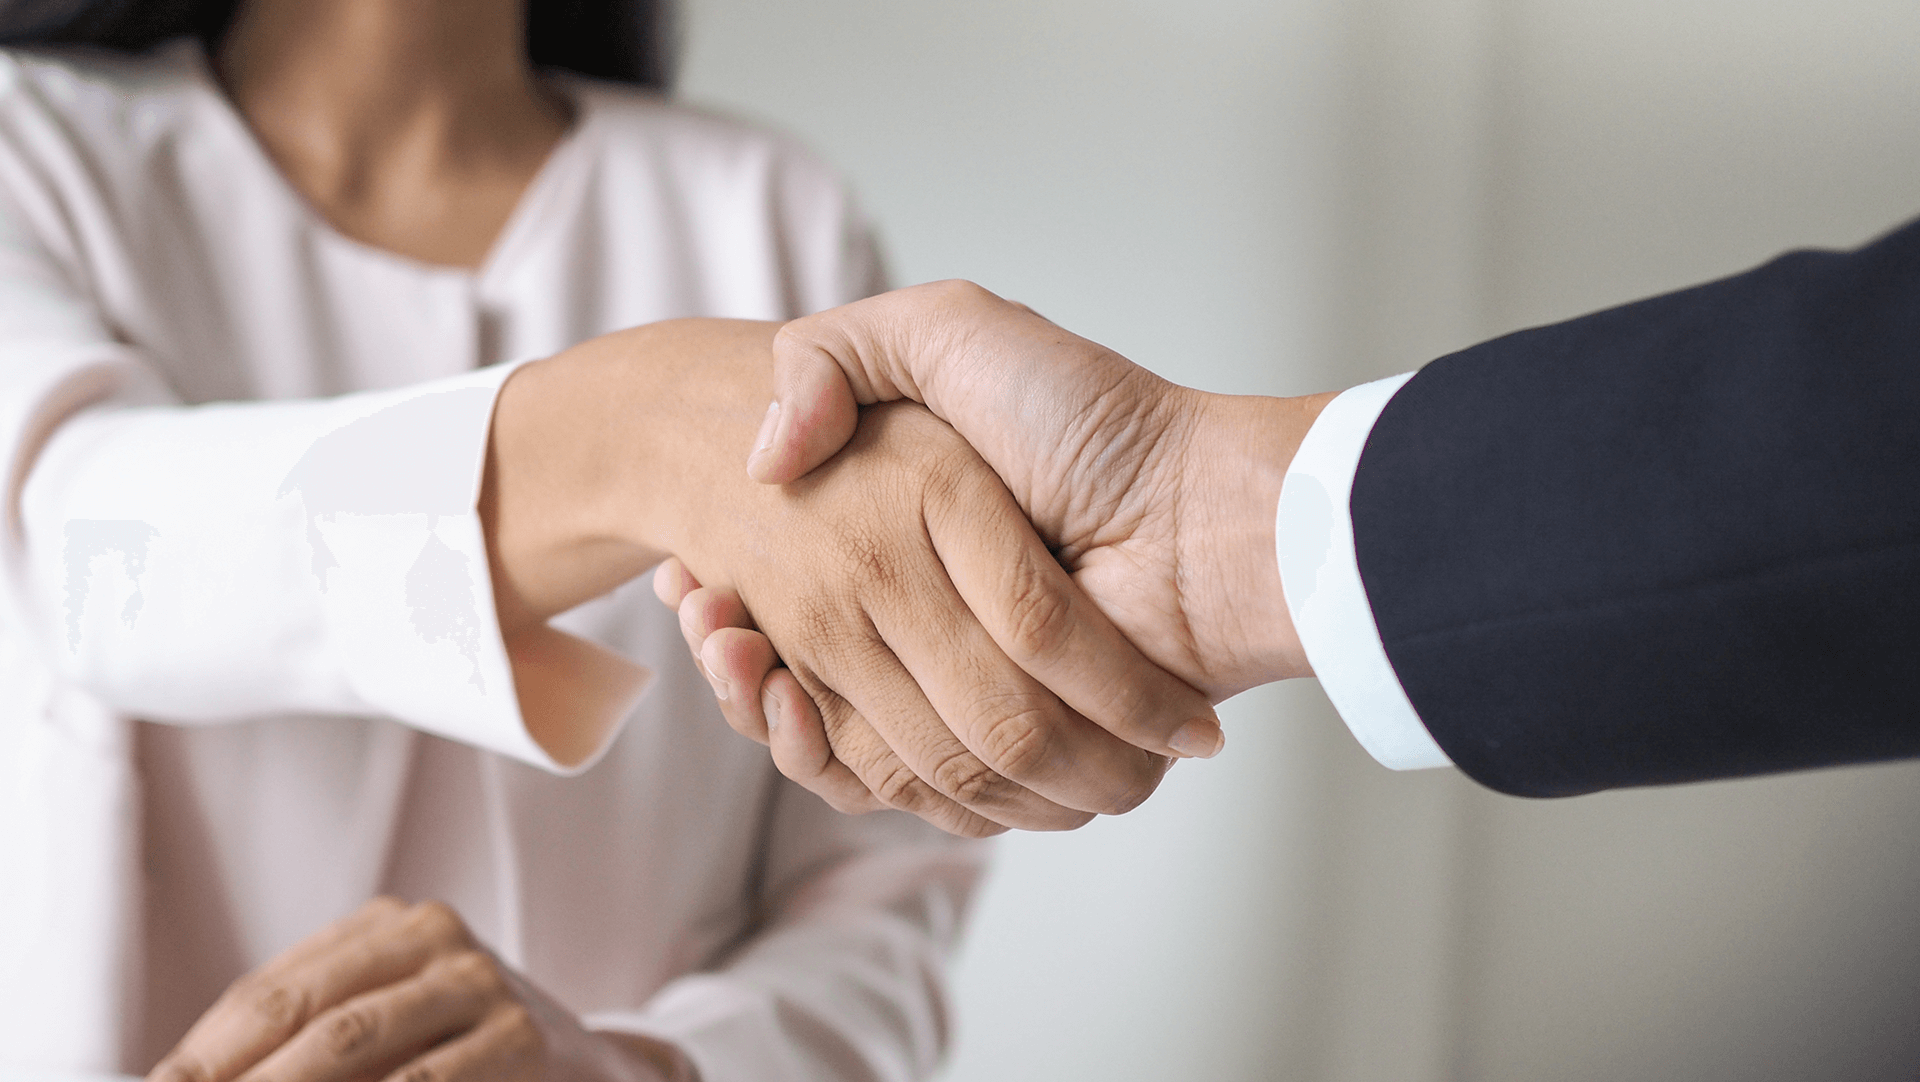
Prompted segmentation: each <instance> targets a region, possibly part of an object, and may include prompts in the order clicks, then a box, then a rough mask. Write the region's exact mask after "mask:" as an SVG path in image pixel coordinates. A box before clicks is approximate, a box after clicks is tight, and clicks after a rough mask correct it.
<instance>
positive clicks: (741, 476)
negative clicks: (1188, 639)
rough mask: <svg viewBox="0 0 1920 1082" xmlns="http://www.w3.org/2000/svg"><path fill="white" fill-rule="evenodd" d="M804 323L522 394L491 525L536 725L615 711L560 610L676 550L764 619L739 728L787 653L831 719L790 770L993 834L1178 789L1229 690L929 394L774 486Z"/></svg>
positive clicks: (781, 731) (728, 699)
mask: <svg viewBox="0 0 1920 1082" xmlns="http://www.w3.org/2000/svg"><path fill="white" fill-rule="evenodd" d="M778 331H779V327H778V326H777V325H774V324H758V323H740V322H730V321H719V320H687V321H679V322H676V323H667V324H655V325H652V326H650V327H643V328H639V329H636V330H634V331H629V332H623V333H621V334H617V335H610V336H607V337H605V338H601V339H596V340H594V341H592V342H589V343H586V344H584V345H582V346H578V347H575V348H574V349H571V350H568V351H566V352H565V353H562V354H560V355H558V356H556V357H553V358H550V359H548V360H545V361H541V362H537V363H535V364H532V365H528V366H527V367H525V368H524V369H522V370H521V371H520V372H519V373H517V374H516V375H514V376H513V377H512V378H511V379H510V380H509V381H508V382H507V383H506V385H505V387H504V388H503V389H502V391H501V395H500V398H499V402H498V405H497V407H496V410H495V418H494V428H493V435H492V441H491V450H490V462H489V474H488V482H487V493H486V495H485V497H484V499H483V503H484V504H485V506H484V507H483V512H484V517H485V518H486V519H487V521H488V523H489V546H490V552H491V553H492V555H493V557H494V560H495V565H496V566H495V576H494V578H495V595H496V606H497V608H498V611H499V614H500V619H501V624H502V631H503V634H504V635H505V637H506V642H507V647H508V652H509V655H510V656H511V657H512V659H513V661H514V665H515V678H516V682H517V683H518V684H519V690H520V694H521V699H522V707H523V712H525V713H526V714H527V716H528V719H529V722H528V723H529V726H530V728H533V729H535V730H540V729H541V728H542V727H543V726H544V725H546V722H543V721H542V720H541V718H542V717H543V716H544V714H543V711H544V713H545V714H557V715H558V716H562V717H565V716H567V715H568V713H569V704H568V702H567V701H566V698H567V696H569V695H573V696H576V697H585V698H591V695H590V693H589V692H586V691H582V690H580V689H581V688H582V687H583V686H585V685H586V684H588V683H590V681H583V680H581V679H579V678H578V675H577V674H579V673H580V672H583V671H586V669H587V667H586V666H583V665H580V664H575V663H572V662H568V661H567V660H566V659H567V657H568V653H567V651H568V649H572V648H571V647H564V646H557V645H556V642H557V639H556V636H558V633H557V632H555V631H553V630H552V629H551V628H549V627H547V626H546V623H545V620H546V617H548V616H550V615H552V614H554V613H556V612H560V611H563V610H564V609H566V608H569V607H571V606H572V605H574V604H577V603H579V602H580V601H583V600H586V599H587V598H589V597H592V596H595V595H596V594H598V593H601V592H604V591H605V590H606V589H608V588H610V587H611V586H612V585H614V584H616V583H618V582H620V581H623V580H624V579H626V578H630V577H632V576H633V575H634V574H635V573H637V572H638V571H639V570H641V569H643V568H645V567H647V566H650V565H652V564H654V563H658V562H659V561H660V560H661V559H663V558H664V557H665V556H666V555H667V554H669V553H671V554H673V555H675V556H676V557H677V558H678V559H677V562H675V563H674V564H672V565H671V566H670V570H672V571H673V572H674V573H676V574H679V575H682V576H690V578H691V579H697V580H698V581H701V582H704V583H706V584H707V585H708V586H711V587H714V588H715V589H716V590H719V591H724V594H723V595H707V596H724V597H725V598H726V599H727V601H728V603H730V604H732V605H734V606H736V607H739V606H745V607H746V608H750V609H751V611H752V612H753V613H754V614H755V615H756V617H757V623H756V624H755V626H756V627H757V628H758V629H759V630H758V632H756V634H759V635H761V637H759V638H756V639H752V640H749V641H748V642H746V643H744V644H743V647H744V648H745V649H746V650H747V651H748V652H749V653H752V652H754V651H758V657H759V659H760V662H761V665H760V669H759V671H758V672H756V673H754V674H753V679H751V680H750V681H731V680H730V679H729V678H728V670H724V669H714V670H710V676H712V677H713V678H714V679H715V687H716V692H717V693H718V694H720V695H721V697H722V707H723V709H724V710H725V711H726V713H727V716H728V718H729V719H730V720H731V721H732V722H733V723H734V724H735V726H736V727H738V728H740V729H741V730H742V731H744V732H747V733H748V734H749V735H752V736H755V737H756V738H758V739H761V740H763V741H764V740H768V739H769V733H768V731H767V728H766V725H765V714H764V712H763V707H762V703H763V699H762V695H761V690H762V684H763V680H762V679H761V677H762V676H763V675H764V673H765V671H766V668H767V666H770V665H771V663H772V661H773V658H774V656H775V655H774V648H775V647H777V648H778V655H779V657H780V659H781V660H782V661H783V662H784V665H783V667H782V668H781V669H780V677H779V678H778V679H777V680H774V681H773V682H771V684H769V685H768V688H767V698H766V701H770V702H772V703H773V704H774V711H773V715H774V717H775V718H776V719H778V718H784V717H789V716H790V717H794V718H796V719H804V721H805V725H798V724H796V725H795V726H793V727H791V728H786V727H779V726H776V729H775V732H776V734H777V735H778V737H779V739H776V740H774V742H773V748H774V756H775V760H776V762H777V763H778V764H779V766H780V768H781V769H782V770H783V771H785V772H786V773H787V774H788V775H789V776H792V777H794V778H796V779H799V780H801V781H802V782H803V784H806V785H807V786H808V787H810V788H812V789H813V790H814V791H815V792H818V793H820V794H821V795H822V796H824V797H826V798H827V799H828V800H829V801H830V802H831V803H833V804H834V805H836V806H838V807H841V808H843V809H846V810H850V811H854V810H865V809H870V808H875V807H883V806H884V807H895V808H902V809H905V810H908V811H911V812H913V813H915V814H917V815H919V816H921V817H923V818H925V819H927V820H928V821H930V822H933V823H935V824H936V825H938V826H940V827H942V828H944V829H947V830H949V831H953V832H955V833H960V834H968V835H984V834H991V833H997V832H999V831H1001V830H1004V829H1006V828H1008V827H1018V828H1023V829H1038V830H1059V829H1069V828H1072V827H1075V826H1079V825H1080V824H1082V823H1084V822H1086V821H1087V820H1088V819H1089V818H1091V817H1092V816H1093V815H1094V814H1096V813H1117V812H1121V811H1125V810H1127V809H1129V808H1131V807H1133V806H1134V805H1135V804H1137V803H1139V802H1140V801H1141V800H1142V799H1144V798H1145V797H1146V796H1147V795H1148V794H1150V793H1151V792H1152V791H1153V789H1154V787H1155V786H1156V785H1157V784H1158V782H1159V780H1160V778H1161V776H1162V774H1163V773H1164V771H1165V769H1166V761H1167V756H1169V755H1171V754H1175V753H1176V750H1175V748H1174V747H1173V746H1171V745H1169V743H1168V740H1167V737H1168V735H1170V734H1172V733H1173V732H1175V731H1177V730H1179V729H1181V728H1182V727H1183V726H1188V725H1196V724H1197V725H1198V726H1200V727H1201V728H1202V730H1203V731H1205V732H1208V733H1213V734H1217V732H1218V728H1217V722H1216V721H1215V720H1214V716H1213V711H1212V707H1211V705H1210V704H1209V703H1208V701H1207V699H1206V696H1205V695H1204V694H1203V693H1202V692H1201V691H1199V690H1196V688H1195V687H1194V686H1192V684H1191V683H1190V682H1189V681H1187V680H1185V679H1182V678H1181V677H1179V676H1177V675H1174V674H1172V673H1169V672H1168V671H1167V670H1166V669H1165V668H1164V667H1163V666H1161V665H1156V664H1154V663H1153V661H1152V660H1149V659H1148V657H1147V656H1145V655H1143V654H1142V653H1141V652H1140V651H1139V650H1138V649H1137V648H1136V647H1135V646H1134V645H1133V643H1132V642H1130V641H1129V639H1128V637H1127V636H1126V635H1124V634H1123V633H1122V631H1121V630H1120V628H1118V627H1116V626H1115V622H1114V619H1113V618H1112V616H1111V615H1110V613H1109V612H1107V611H1104V610H1103V609H1102V607H1101V606H1099V605H1096V604H1094V603H1093V602H1092V601H1091V600H1090V599H1089V597H1088V596H1087V594H1086V592H1085V591H1084V590H1083V588H1082V587H1081V586H1078V585H1076V584H1075V582H1074V581H1073V580H1072V579H1071V578H1070V577H1069V574H1068V572H1067V571H1066V570H1065V569H1064V568H1063V567H1062V565H1061V563H1060V562H1059V561H1058V560H1057V559H1056V558H1055V555H1054V554H1053V553H1052V552H1050V551H1049V549H1048V547H1047V545H1046V544H1045V543H1043V542H1042V541H1041V539H1040V538H1039V537H1038V536H1037V535H1036V534H1035V532H1034V528H1033V527H1032V526H1031V525H1029V523H1028V517H1029V513H1028V512H1027V511H1026V510H1025V509H1024V508H1023V506H1022V505H1021V504H1020V503H1019V502H1016V500H1015V499H1014V497H1013V496H1012V495H1011V494H1010V493H1009V491H1008V489H1007V487H1006V485H1005V484H1003V482H1002V481H1001V480H1000V478H999V477H998V476H996V475H995V473H994V471H993V470H991V469H989V468H988V466H987V464H986V463H985V462H984V461H983V460H982V459H981V457H980V455H979V453H978V452H977V451H976V450H975V449H974V448H973V447H971V446H969V444H968V442H967V441H966V440H964V439H962V438H961V436H960V435H959V434H958V433H956V432H955V431H954V430H953V429H952V428H951V427H950V426H948V425H946V424H944V423H942V422H941V421H939V420H938V419H936V418H935V417H934V416H932V415H931V414H929V413H928V412H927V411H926V410H925V409H924V408H922V407H920V406H918V405H913V404H910V403H903V404H899V405H896V406H888V407H879V408H876V409H873V410H870V411H868V413H867V415H866V417H865V420H864V423H862V424H861V425H860V429H859V431H858V432H857V433H854V434H852V439H851V440H850V441H843V442H846V446H845V447H844V449H839V450H838V453H837V454H836V456H835V458H834V461H833V463H832V464H831V466H829V467H828V468H826V469H822V470H817V471H814V472H813V473H812V474H811V475H810V476H808V477H806V478H803V479H799V480H796V481H794V482H793V483H790V484H785V485H777V486H776V485H765V484H759V483H757V482H754V481H753V480H751V479H750V478H749V477H747V475H746V474H745V472H744V471H743V470H742V469H741V467H740V463H741V462H742V461H743V460H744V459H745V458H746V456H747V454H748V452H749V451H750V450H751V449H752V447H753V445H754V433H755V429H756V427H757V425H758V423H759V420H760V411H761V408H762V407H763V405H764V404H765V403H766V402H767V400H768V399H769V397H771V396H772V394H773V392H774V382H773V374H774V371H773V367H772V364H771V358H772V344H773V342H774V338H775V334H776V332H778ZM1088 511H1089V513H1091V514H1094V515H1099V514H1101V511H1100V509H1099V508H1097V507H1090V508H1088ZM669 578H671V576H669ZM675 600H679V598H677V597H676V598H675ZM1143 600H1144V601H1146V602H1148V603H1151V599H1143ZM743 611H744V610H743ZM575 653H576V654H577V653H578V651H577V650H576V651H575ZM556 658H557V659H559V660H558V661H556V660H555V659H556ZM542 688H544V689H545V690H541V689H542ZM555 703H558V704H559V707H560V708H559V709H557V710H554V709H548V708H549V707H552V706H553V705H554V704H555ZM578 712H579V711H577V710H575V711H573V713H576V714H577V713H578ZM1216 739H1217V737H1216ZM557 742H558V743H562V744H566V743H569V741H568V740H566V739H565V738H564V736H563V737H562V738H560V739H558V740H557ZM571 743H574V744H577V743H578V741H572V742H571ZM1210 746H1211V745H1210V744H1209V747H1210Z"/></svg>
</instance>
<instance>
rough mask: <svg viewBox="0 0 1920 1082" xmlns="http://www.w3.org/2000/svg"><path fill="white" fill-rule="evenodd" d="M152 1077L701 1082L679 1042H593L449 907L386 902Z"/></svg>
mask: <svg viewBox="0 0 1920 1082" xmlns="http://www.w3.org/2000/svg"><path fill="white" fill-rule="evenodd" d="M147 1077H148V1079H149V1080H150V1082H367V1080H377V1079H387V1080H390V1082H482V1080H484V1082H516V1080H525V1082H558V1080H560V1079H567V1080H569V1082H675V1080H682V1082H691V1080H692V1079H693V1077H694V1074H693V1069H692V1066H691V1064H690V1063H688V1062H687V1060H686V1059H685V1057H684V1056H682V1055H680V1053H678V1052H677V1051H675V1050H674V1049H673V1048H671V1047H670V1046H667V1045H665V1044H662V1043H660V1042H658V1041H653V1040H649V1039H647V1038H641V1037H634V1036H627V1035H614V1034H604V1033H593V1032H589V1031H588V1030H586V1029H584V1028H582V1027H581V1025H580V1023H579V1022H578V1020H576V1019H575V1018H574V1017H573V1015H572V1014H571V1013H570V1012H568V1011H567V1010H566V1008H564V1007H562V1006H560V1005H559V1004H557V1003H555V1002H553V1001H552V1000H551V999H549V998H547V997H546V996H545V995H543V994H542V993H541V992H540V991H539V990H538V989H536V988H534V987H533V985H532V984H530V983H528V981H527V980H526V978H524V977H522V976H521V975H519V974H518V973H515V972H514V971H512V970H511V969H508V968H507V967H506V966H505V965H502V964H501V962H500V960H499V959H497V958H495V957H494V956H493V955H492V954H491V953H489V952H488V951H487V950H486V949H485V948H484V947H482V946H480V945H479V944H478V943H476V942H475V941H474V939H473V936H472V935H470V934H469V933H468V931H467V927H466V925H465V923H464V922H462V921H461V919H460V916H459V914H457V913H455V912H454V911H453V910H452V909H450V908H448V907H447V906H445V905H442V904H439V903H437V902H423V903H421V904H418V905H406V904H404V903H402V902H398V901H395V900H394V899H392V898H375V899H374V900H372V901H370V902H368V903H367V904H366V905H364V906H362V907H360V909H359V911H358V912H355V913H354V914H353V915H351V916H349V917H346V918H344V919H342V920H339V921H336V922H335V923H333V924H331V925H328V926H327V927H326V928H323V929H321V930H320V931H319V932H317V933H315V934H314V935H312V936H310V937H308V938H307V939H306V940H305V941H303V942H301V943H299V944H297V945H295V946H294V947H292V948H291V949H289V950H288V951H287V952H286V953H284V954H282V955H280V956H279V957H278V958H275V959H274V960H273V961H271V962H268V963H267V964H266V965H264V966H262V967H260V968H259V969H257V970H255V971H254V972H252V973H250V974H248V975H247V976H245V977H242V978H241V979H240V980H239V981H237V982H235V983H234V985H233V987H231V988H229V989H227V991H226V993H225V994H224V995H222V996H221V997H220V999H219V1000H218V1001H217V1002H215V1003H214V1005H213V1006H212V1007H211V1008H210V1009H208V1011H207V1013H206V1014H204V1015H202V1016H201V1017H200V1020H199V1021H198V1022H195V1023H194V1025H193V1028H192V1029H190V1030H188V1031H187V1035H186V1036H185V1037H184V1038H182V1039H181V1041H180V1043H179V1044H178V1045H176V1046H175V1047H174V1049H173V1051H171V1052H169V1053H168V1054H167V1056H166V1058H164V1059H162V1060H161V1061H160V1063H159V1064H158V1065H157V1066H155V1067H154V1069H153V1071H152V1072H151V1073H150V1074H148V1076H147Z"/></svg>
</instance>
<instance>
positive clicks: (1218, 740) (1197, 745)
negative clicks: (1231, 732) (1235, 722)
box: [1167, 718, 1227, 759]
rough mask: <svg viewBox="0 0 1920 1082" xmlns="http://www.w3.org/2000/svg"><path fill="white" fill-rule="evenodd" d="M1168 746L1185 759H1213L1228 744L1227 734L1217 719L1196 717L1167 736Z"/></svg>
mask: <svg viewBox="0 0 1920 1082" xmlns="http://www.w3.org/2000/svg"><path fill="white" fill-rule="evenodd" d="M1167 746H1168V747H1170V748H1172V749H1173V750H1174V751H1176V752H1178V753H1179V754H1180V757H1181V758H1183V759H1211V758H1213V757H1214V756H1216V755H1218V754H1220V749H1221V748H1224V747H1226V746H1227V734H1226V733H1224V732H1221V731H1220V723H1219V722H1217V721H1213V720H1210V719H1208V718H1194V719H1193V720H1192V721H1189V722H1187V723H1186V724H1185V725H1182V726H1180V728H1178V729H1176V730H1174V733H1173V735H1172V736H1170V737H1168V738H1167Z"/></svg>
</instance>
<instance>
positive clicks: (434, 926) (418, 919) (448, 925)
mask: <svg viewBox="0 0 1920 1082" xmlns="http://www.w3.org/2000/svg"><path fill="white" fill-rule="evenodd" d="M407 920H408V922H409V923H410V924H411V925H412V926H413V931H414V932H415V934H417V935H419V936H420V937H421V938H423V939H425V940H426V941H427V942H429V943H433V944H436V945H442V946H444V945H449V944H457V945H460V946H466V945H467V943H468V937H467V922H466V921H464V920H461V919H460V914H459V913H457V912H455V911H454V908H453V907H452V906H450V905H448V904H447V903H445V902H442V901H437V900H431V901H425V902H420V903H418V904H416V905H414V906H413V908H412V909H411V910H409V911H408V913H407Z"/></svg>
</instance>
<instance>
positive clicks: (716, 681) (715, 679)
mask: <svg viewBox="0 0 1920 1082" xmlns="http://www.w3.org/2000/svg"><path fill="white" fill-rule="evenodd" d="M707 683H709V684H712V685H713V694H714V697H715V698H717V699H719V700H720V701H721V702H723V703H724V702H726V701H727V693H728V692H730V691H732V690H733V681H731V680H728V679H726V678H724V677H721V676H717V675H715V673H714V671H713V670H712V669H711V668H709V669H707Z"/></svg>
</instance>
